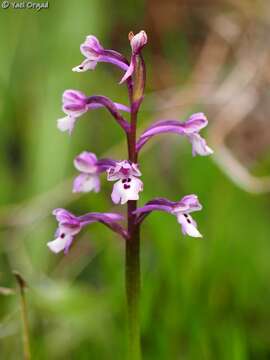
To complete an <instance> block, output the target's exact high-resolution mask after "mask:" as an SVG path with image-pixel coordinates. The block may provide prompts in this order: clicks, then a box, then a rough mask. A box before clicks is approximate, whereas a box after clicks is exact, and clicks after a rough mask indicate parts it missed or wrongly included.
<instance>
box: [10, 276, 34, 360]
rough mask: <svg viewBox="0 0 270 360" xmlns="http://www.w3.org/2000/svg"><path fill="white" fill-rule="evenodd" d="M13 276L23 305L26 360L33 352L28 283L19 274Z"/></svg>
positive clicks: (24, 355) (24, 353) (24, 352)
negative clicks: (28, 308)
mask: <svg viewBox="0 0 270 360" xmlns="http://www.w3.org/2000/svg"><path fill="white" fill-rule="evenodd" d="M13 274H14V276H15V278H16V280H17V283H18V285H19V291H20V304H21V315H22V324H23V358H24V360H30V359H31V351H30V336H29V334H30V331H29V323H28V317H27V304H26V298H25V288H26V286H27V285H26V282H25V281H24V279H23V278H22V276H21V275H20V274H19V273H18V272H17V271H13Z"/></svg>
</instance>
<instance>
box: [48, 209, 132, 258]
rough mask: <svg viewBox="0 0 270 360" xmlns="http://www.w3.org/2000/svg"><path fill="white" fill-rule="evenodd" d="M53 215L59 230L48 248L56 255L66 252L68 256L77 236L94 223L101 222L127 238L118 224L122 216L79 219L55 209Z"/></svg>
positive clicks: (97, 216) (86, 216)
mask: <svg viewBox="0 0 270 360" xmlns="http://www.w3.org/2000/svg"><path fill="white" fill-rule="evenodd" d="M53 215H55V217H56V220H57V221H58V228H57V230H56V233H55V236H56V238H55V239H54V240H53V241H50V242H48V243H47V246H48V247H49V249H50V250H51V251H52V252H54V253H59V252H61V251H64V253H65V254H67V253H68V251H69V249H70V246H71V244H72V242H73V240H74V237H75V235H77V234H78V233H79V232H80V231H81V229H82V228H83V227H84V226H86V225H88V224H91V223H93V222H101V223H103V224H104V225H106V226H108V227H109V228H111V229H112V230H113V231H115V232H117V233H119V234H120V235H121V236H123V237H124V238H126V236H127V235H126V232H125V230H124V229H123V228H122V227H121V225H119V224H118V223H117V221H119V220H122V219H123V217H122V215H120V214H114V213H88V214H86V215H83V216H79V217H77V216H75V215H73V214H72V213H70V212H69V211H67V210H65V209H55V210H54V211H53Z"/></svg>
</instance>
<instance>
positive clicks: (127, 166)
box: [107, 160, 143, 205]
mask: <svg viewBox="0 0 270 360" xmlns="http://www.w3.org/2000/svg"><path fill="white" fill-rule="evenodd" d="M107 175H108V176H107V180H108V181H116V180H118V181H117V182H116V183H115V184H114V186H113V191H112V194H111V198H112V201H113V202H114V203H115V204H119V203H121V205H123V204H125V203H126V202H128V201H129V200H138V199H139V192H140V191H142V190H143V182H142V181H141V180H140V179H138V177H139V176H141V175H142V174H141V172H140V170H139V168H138V165H137V164H134V163H131V162H130V161H128V160H124V161H120V162H117V163H116V164H115V166H113V167H110V168H109V169H108V170H107Z"/></svg>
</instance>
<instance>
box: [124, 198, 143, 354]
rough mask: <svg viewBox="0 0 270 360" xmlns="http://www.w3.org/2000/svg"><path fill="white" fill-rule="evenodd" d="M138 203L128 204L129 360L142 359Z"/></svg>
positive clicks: (127, 288)
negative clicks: (136, 222) (136, 213)
mask: <svg viewBox="0 0 270 360" xmlns="http://www.w3.org/2000/svg"><path fill="white" fill-rule="evenodd" d="M134 209H136V201H129V203H128V213H129V219H128V227H129V233H130V238H129V240H127V241H126V296H127V316H128V360H139V359H141V346H140V309H139V307H140V302H139V299H140V229H139V227H138V226H135V225H134V216H132V211H134Z"/></svg>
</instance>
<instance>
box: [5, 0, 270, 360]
mask: <svg viewBox="0 0 270 360" xmlns="http://www.w3.org/2000/svg"><path fill="white" fill-rule="evenodd" d="M269 5H270V4H269V1H267V0H266V1H259V0H258V1H255V0H253V1H245V0H218V1H215V0H201V1H199V0H198V1H196V0H167V1H162V0H145V1H143V0H140V1H131V0H118V1H117V2H115V1H113V0H90V1H89V0H81V1H80V2H76V1H69V0H57V1H55V0H54V1H53V0H51V1H50V7H49V9H47V10H42V11H40V12H36V11H33V10H13V9H11V8H9V9H6V10H3V9H2V8H1V9H0V33H1V43H0V52H1V57H0V205H1V206H0V231H1V232H0V236H1V243H0V286H1V287H2V289H1V294H0V358H1V359H3V360H9V359H11V360H13V359H16V360H17V359H21V358H22V341H21V320H20V306H19V297H18V294H17V292H15V293H14V294H9V291H8V290H7V289H16V282H15V279H14V276H13V275H12V270H18V271H19V272H20V273H21V274H22V275H23V277H24V278H25V279H26V281H27V283H28V286H29V288H28V291H27V301H28V306H29V318H30V329H31V346H32V353H33V359H38V360H43V359H44V360H45V359H46V360H47V359H65V360H66V359H99V360H100V359H124V357H125V355H124V354H125V347H126V341H125V333H126V325H125V297H124V284H123V280H124V246H123V242H122V241H121V240H119V239H118V238H117V237H116V236H115V235H114V234H111V233H110V231H109V230H107V229H106V228H104V227H103V226H101V225H98V224H94V225H92V226H91V227H88V229H87V230H86V231H84V232H83V234H81V235H80V236H79V237H78V238H77V240H76V243H75V245H74V247H73V248H72V250H71V251H70V253H69V255H68V256H62V255H58V256H55V255H54V254H52V253H50V252H49V251H48V249H47V247H46V242H47V241H49V240H51V239H52V238H53V234H54V231H55V227H56V222H55V219H54V218H53V216H52V215H51V211H52V209H53V208H55V207H67V208H68V209H70V210H72V211H74V212H75V213H77V214H82V213H84V212H87V211H109V210H117V211H119V207H113V206H112V203H111V201H110V191H111V183H107V182H106V180H105V177H104V179H103V182H102V191H101V192H100V193H99V194H93V193H91V194H88V195H85V196H75V195H74V194H72V193H71V183H72V178H73V177H74V176H75V174H76V171H75V169H74V168H73V163H72V162H73V158H74V156H76V155H77V154H78V153H80V152H81V151H83V150H89V151H94V152H95V153H97V154H98V156H99V157H100V156H104V155H111V156H115V157H116V158H120V159H121V158H125V156H126V148H125V142H124V138H123V136H122V133H121V131H120V128H118V127H117V126H116V125H115V123H114V121H112V120H111V118H110V117H109V115H108V114H107V112H106V111H105V110H97V111H95V112H91V113H89V114H87V115H84V116H83V118H82V119H81V120H79V122H78V124H77V126H76V128H75V131H74V134H73V136H72V137H69V136H68V135H67V134H64V133H61V132H59V131H58V130H57V129H56V119H57V118H59V117H62V112H61V95H62V93H63V91H64V90H65V89H69V88H74V89H80V90H82V91H84V92H85V93H87V94H88V95H92V94H104V95H106V96H109V97H111V98H112V99H113V100H114V101H119V102H123V103H127V96H126V89H125V86H120V85H118V81H119V79H120V77H121V73H120V72H119V71H118V70H117V69H115V68H113V67H112V66H110V65H108V64H99V65H98V66H97V68H96V70H95V71H92V72H90V71H88V72H86V73H84V74H77V73H73V72H72V71H71V68H72V67H73V66H75V65H77V64H79V63H80V62H81V60H82V58H83V57H82V55H81V54H80V51H79V45H80V44H81V43H82V42H83V41H84V39H85V36H86V35H88V34H95V35H97V36H98V37H99V38H100V41H101V43H102V44H104V46H105V47H107V48H114V49H116V50H118V51H122V52H123V53H124V54H125V55H126V56H127V57H129V52H130V50H129V42H128V40H127V34H128V32H129V31H130V30H133V31H136V32H137V31H139V30H141V29H144V30H146V31H147V33H148V36H149V43H148V45H147V47H146V48H145V49H144V55H145V60H146V63H147V88H146V96H145V102H144V105H143V107H142V111H141V113H140V117H139V129H140V131H141V130H142V129H144V128H145V127H146V126H147V125H148V124H149V122H150V121H152V120H155V119H162V118H166V117H170V118H177V119H185V118H186V117H187V116H188V115H189V114H191V113H192V112H195V111H204V112H205V113H206V114H207V116H208V118H209V127H208V130H207V131H204V133H203V135H204V136H205V137H206V138H207V141H208V142H209V144H210V145H211V146H212V147H213V148H214V150H215V155H214V156H212V157H207V158H202V157H196V158H192V156H191V146H190V144H189V143H188V142H187V141H186V140H185V139H180V138H179V137H178V136H174V135H168V136H160V137H159V138H157V140H156V141H152V142H149V143H148V145H147V146H146V147H145V151H144V153H143V155H142V157H141V163H140V165H141V169H142V172H143V181H144V184H145V191H144V192H143V194H142V196H141V198H140V204H143V203H144V202H145V201H148V200H149V199H151V198H152V197H154V196H163V197H168V198H170V199H172V200H177V199H180V198H181V197H182V196H183V195H185V194H190V193H196V194H198V196H199V198H200V201H201V202H202V204H203V205H204V210H203V211H202V212H200V213H197V214H195V216H194V217H195V218H196V220H197V221H198V223H199V228H200V231H201V232H202V233H203V234H204V238H203V239H202V240H200V239H199V240H198V239H193V238H188V237H185V238H184V237H183V236H182V235H181V232H180V228H179V225H178V224H177V222H176V221H175V218H174V217H172V216H169V215H166V214H163V213H156V214H153V215H151V216H149V218H147V220H146V221H145V223H144V225H143V227H142V249H141V250H142V301H141V314H142V316H141V323H142V344H143V352H144V359H149V360H152V359H155V360H164V359H166V360H167V359H187V360H193V359H194V360H216V359H218V360H223V359H224V360H247V359H256V360H263V359H270V261H269V259H270V237H269V231H270V221H269V216H270V202H269V190H270V181H269V178H268V174H269V173H270V128H269V114H270V109H269V104H270V101H269V100H270V97H269V82H270V72H269V69H270V67H269V65H270V45H269V30H270V27H269V24H270V9H269ZM3 288H7V289H3Z"/></svg>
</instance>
